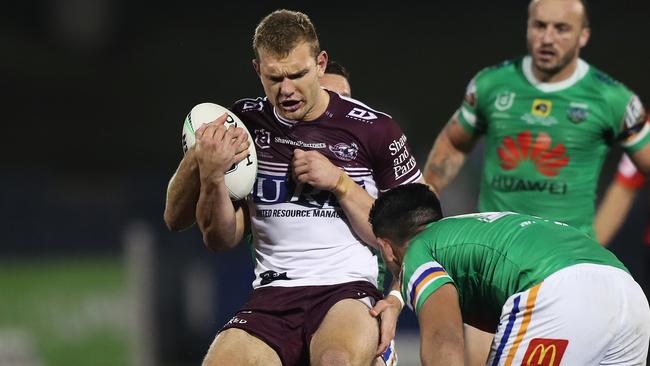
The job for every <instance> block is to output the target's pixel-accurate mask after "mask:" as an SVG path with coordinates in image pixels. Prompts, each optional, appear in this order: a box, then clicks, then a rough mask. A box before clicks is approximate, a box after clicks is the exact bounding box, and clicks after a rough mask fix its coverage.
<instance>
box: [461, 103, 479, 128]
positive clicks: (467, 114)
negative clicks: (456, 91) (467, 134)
mask: <svg viewBox="0 0 650 366" xmlns="http://www.w3.org/2000/svg"><path fill="white" fill-rule="evenodd" d="M460 113H462V114H463V118H465V120H466V121H467V123H469V124H470V125H471V126H472V127H476V115H475V114H474V113H472V112H471V111H469V110H468V109H467V108H465V107H464V106H463V107H460Z"/></svg>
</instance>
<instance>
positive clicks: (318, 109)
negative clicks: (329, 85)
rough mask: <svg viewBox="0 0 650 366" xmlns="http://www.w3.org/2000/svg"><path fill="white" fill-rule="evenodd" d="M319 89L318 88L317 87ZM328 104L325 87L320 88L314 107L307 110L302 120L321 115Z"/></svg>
mask: <svg viewBox="0 0 650 366" xmlns="http://www.w3.org/2000/svg"><path fill="white" fill-rule="evenodd" d="M319 89H320V88H319ZM329 104H330V94H329V93H328V92H327V91H326V90H325V89H320V90H319V91H318V98H317V99H316V104H314V108H312V110H311V111H309V113H308V115H306V116H305V118H304V119H303V121H305V122H308V121H313V120H315V119H318V117H320V116H322V115H323V113H325V111H326V110H327V106H328V105H329Z"/></svg>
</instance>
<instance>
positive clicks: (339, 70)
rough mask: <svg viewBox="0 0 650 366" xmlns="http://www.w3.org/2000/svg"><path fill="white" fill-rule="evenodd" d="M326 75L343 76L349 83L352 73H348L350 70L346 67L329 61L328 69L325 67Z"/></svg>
mask: <svg viewBox="0 0 650 366" xmlns="http://www.w3.org/2000/svg"><path fill="white" fill-rule="evenodd" d="M325 73H326V74H334V75H341V76H343V77H344V78H346V79H347V80H348V81H350V73H349V72H348V70H347V69H346V68H345V67H343V65H341V64H340V63H338V62H336V61H333V60H329V61H327V67H325Z"/></svg>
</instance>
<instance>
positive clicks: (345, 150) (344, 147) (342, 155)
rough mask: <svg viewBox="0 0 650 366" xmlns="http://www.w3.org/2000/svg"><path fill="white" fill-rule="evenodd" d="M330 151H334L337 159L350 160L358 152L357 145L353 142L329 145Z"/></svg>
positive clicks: (354, 157)
mask: <svg viewBox="0 0 650 366" xmlns="http://www.w3.org/2000/svg"><path fill="white" fill-rule="evenodd" d="M329 148H330V151H331V152H333V153H334V155H336V156H337V157H338V158H339V159H341V160H345V161H350V160H354V159H356V158H357V153H358V152H359V147H358V146H357V144H355V143H354V142H353V143H352V145H348V144H345V143H343V142H339V143H338V144H336V145H334V146H331V145H330V147H329Z"/></svg>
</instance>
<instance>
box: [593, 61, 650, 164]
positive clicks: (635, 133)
mask: <svg viewBox="0 0 650 366" xmlns="http://www.w3.org/2000/svg"><path fill="white" fill-rule="evenodd" d="M595 75H596V79H597V80H598V81H600V82H601V83H602V84H603V85H604V86H606V87H604V88H599V89H600V90H601V91H602V93H603V94H604V98H605V101H606V102H607V104H608V105H609V106H610V113H611V116H610V120H611V123H612V124H611V128H612V134H613V136H614V137H615V140H616V141H618V142H619V143H620V144H621V147H623V149H624V150H625V152H626V153H628V154H633V153H635V152H637V151H639V150H640V149H642V148H643V147H644V146H645V145H646V144H647V143H648V142H650V126H648V124H647V123H646V118H647V114H646V110H645V108H644V107H643V103H641V99H639V97H638V96H637V95H636V94H634V93H633V92H632V91H631V90H629V89H628V88H627V87H626V86H625V85H623V84H622V83H620V82H618V81H616V80H614V79H612V78H611V77H609V75H607V74H605V73H603V72H601V71H599V70H597V71H596V72H595Z"/></svg>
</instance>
